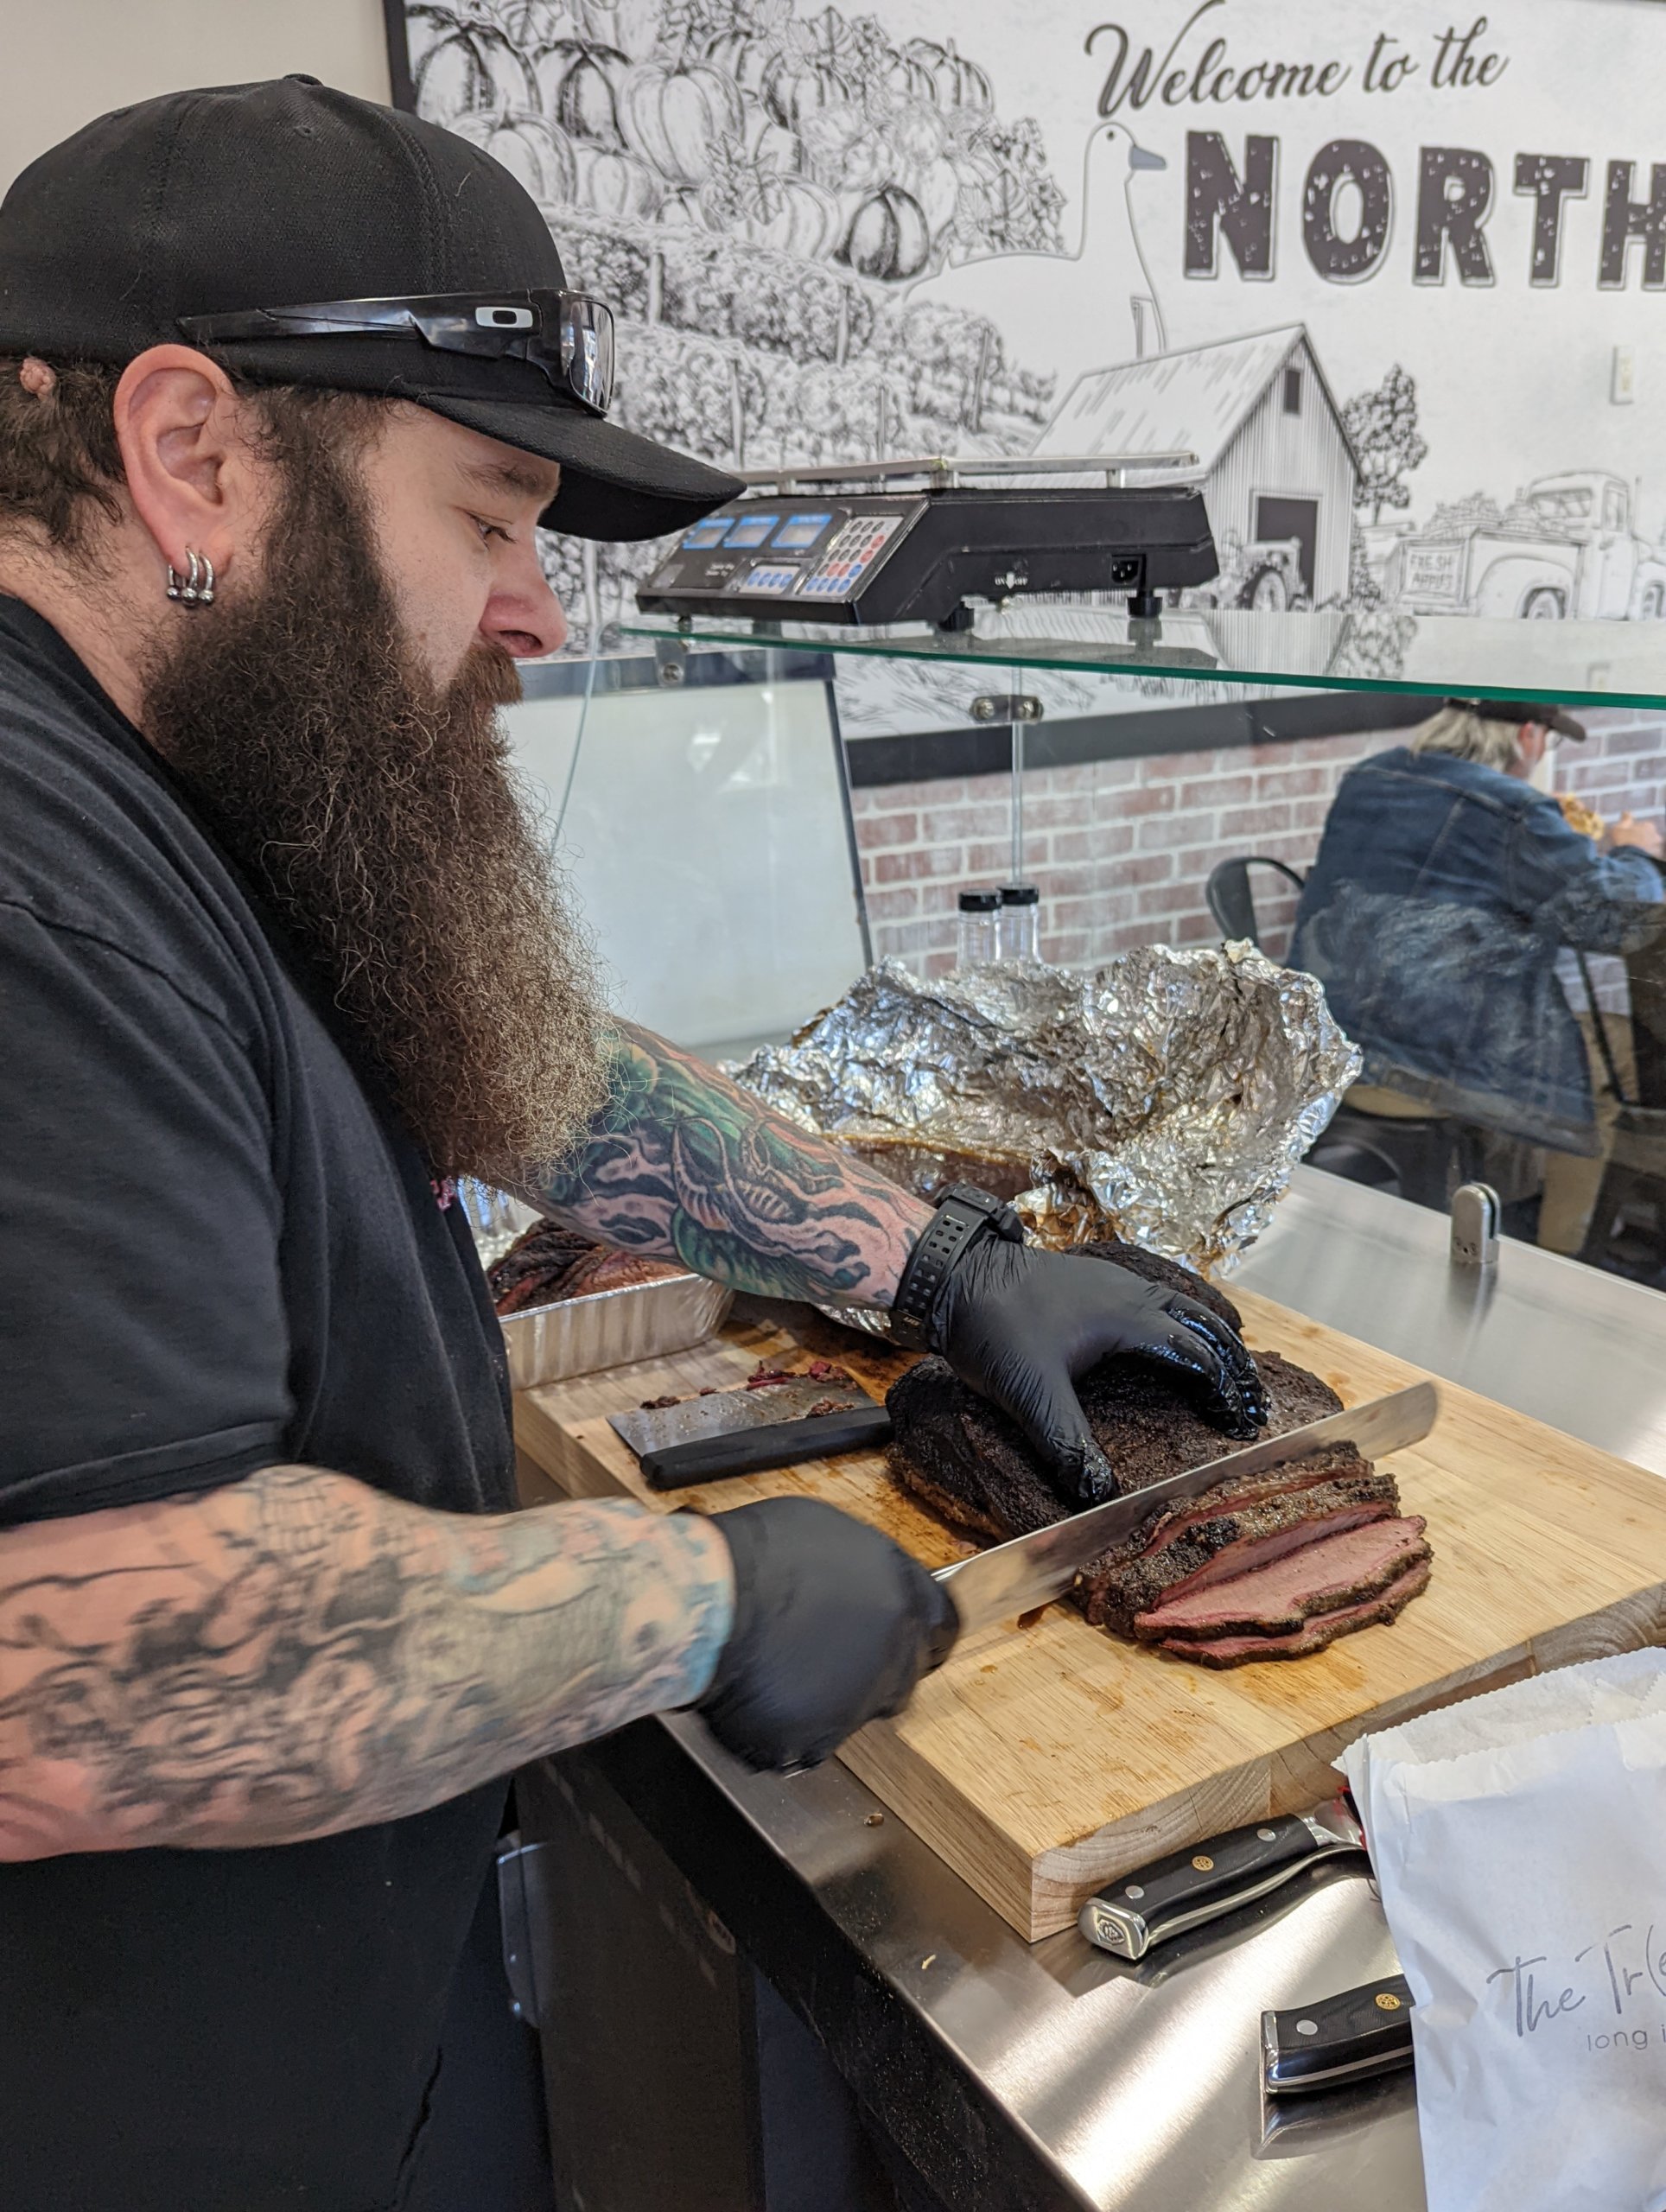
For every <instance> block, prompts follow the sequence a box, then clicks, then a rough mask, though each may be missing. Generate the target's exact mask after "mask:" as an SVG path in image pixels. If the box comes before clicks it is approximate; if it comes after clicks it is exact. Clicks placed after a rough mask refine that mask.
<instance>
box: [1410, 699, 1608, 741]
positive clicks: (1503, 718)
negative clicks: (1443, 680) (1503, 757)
mask: <svg viewBox="0 0 1666 2212" xmlns="http://www.w3.org/2000/svg"><path fill="white" fill-rule="evenodd" d="M1446 703H1447V706H1448V707H1452V708H1455V709H1457V711H1458V712H1459V714H1461V715H1475V716H1476V717H1477V718H1478V720H1479V721H1484V722H1508V723H1509V724H1510V728H1512V729H1520V728H1522V727H1523V724H1524V723H1530V724H1531V725H1532V727H1533V728H1535V729H1554V730H1555V733H1556V734H1557V735H1558V736H1559V737H1571V738H1574V739H1575V740H1576V741H1578V742H1579V743H1580V744H1583V743H1584V741H1585V740H1586V738H1587V736H1588V735H1589V732H1588V731H1587V728H1586V727H1585V724H1584V723H1583V722H1581V721H1575V720H1574V716H1573V715H1570V714H1568V713H1567V711H1566V709H1563V708H1561V707H1557V706H1553V705H1552V704H1551V702H1550V701H1549V700H1548V699H1448V700H1447V702H1446Z"/></svg>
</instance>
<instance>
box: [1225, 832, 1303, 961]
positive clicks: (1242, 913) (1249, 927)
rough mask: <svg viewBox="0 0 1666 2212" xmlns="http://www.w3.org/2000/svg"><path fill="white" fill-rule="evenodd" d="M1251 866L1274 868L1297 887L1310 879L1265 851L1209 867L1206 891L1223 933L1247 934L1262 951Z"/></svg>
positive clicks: (1242, 936) (1240, 936)
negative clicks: (1251, 884) (1271, 857)
mask: <svg viewBox="0 0 1666 2212" xmlns="http://www.w3.org/2000/svg"><path fill="white" fill-rule="evenodd" d="M1251 868H1272V869H1274V870H1275V871H1276V873H1277V874H1280V875H1281V876H1282V877H1283V878H1284V879H1285V880H1286V882H1287V883H1293V884H1294V886H1295V887H1296V889H1297V890H1298V891H1300V889H1301V888H1302V887H1303V885H1304V884H1305V883H1306V882H1307V877H1306V876H1304V875H1298V874H1297V873H1296V871H1295V870H1294V868H1286V866H1285V865H1284V862H1283V861H1275V860H1269V858H1268V857H1267V855H1265V854H1264V853H1248V854H1246V855H1244V857H1243V859H1242V860H1234V861H1218V862H1217V864H1216V866H1215V867H1214V868H1211V870H1210V873H1209V880H1208V882H1207V883H1205V886H1204V887H1203V895H1204V898H1205V901H1206V903H1207V905H1208V907H1209V911H1210V912H1211V914H1212V915H1213V916H1214V918H1215V926H1216V927H1217V929H1218V930H1219V931H1220V932H1221V934H1222V936H1223V937H1225V938H1248V939H1249V940H1250V944H1253V945H1254V946H1255V948H1256V951H1257V952H1259V951H1261V950H1262V942H1261V931H1260V926H1259V924H1258V922H1257V919H1256V894H1255V893H1254V891H1253V890H1252V889H1251V888H1250V869H1251Z"/></svg>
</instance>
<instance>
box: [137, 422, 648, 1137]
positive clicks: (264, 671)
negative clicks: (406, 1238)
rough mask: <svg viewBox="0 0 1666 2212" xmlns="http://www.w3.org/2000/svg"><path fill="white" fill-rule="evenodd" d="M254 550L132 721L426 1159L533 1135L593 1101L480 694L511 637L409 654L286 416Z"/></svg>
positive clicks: (499, 736) (587, 963)
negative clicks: (247, 884)
mask: <svg viewBox="0 0 1666 2212" xmlns="http://www.w3.org/2000/svg"><path fill="white" fill-rule="evenodd" d="M276 458H277V465H278V466H279V467H280V468H281V469H282V471H283V485H284V491H283V496H282V497H281V499H280V500H279V502H278V507H277V512H276V513H275V516H274V520H273V525H272V528H271V530H270V532H269V534H268V537H267V539H266V551H265V556H264V562H263V563H261V564H260V565H259V568H258V574H255V575H252V576H251V580H250V582H248V583H247V585H246V586H245V587H244V588H241V589H234V590H233V591H232V592H231V593H229V594H226V593H222V594H220V595H219V597H218V598H217V600H216V603H215V604H214V606H213V607H212V608H209V609H206V610H200V611H197V612H195V613H193V614H192V615H190V616H189V617H188V619H187V620H186V621H185V622H184V623H183V624H182V625H181V628H180V629H179V631H178V632H176V633H174V634H171V635H170V637H169V641H168V643H167V645H166V646H165V647H164V648H162V650H160V651H159V652H158V653H157V655H156V659H155V661H154V663H153V664H152V665H151V667H150V668H149V671H148V673H147V680H146V683H145V688H144V696H143V728H144V730H145V734H146V735H147V736H148V737H149V739H150V741H151V742H152V743H153V744H154V745H155V746H156V748H157V750H158V751H159V752H160V753H162V755H163V757H164V758H165V759H166V760H169V762H170V764H171V765H172V766H174V768H175V770H176V772H178V773H179V774H180V775H181V777H182V778H184V779H185V780H186V782H187V783H188V785H190V786H191V787H192V789H193V791H194V793H195V794H196V796H197V798H199V800H200V804H202V805H203V807H204V809H205V810H206V811H207V815H208V816H209V817H210V819H211V822H212V824H213V828H214V829H215V831H216V833H217V834H218V836H219V837H220V839H221V840H222V841H223V842H224V843H225V844H226V847H227V849H229V851H230V852H231V853H232V856H233V857H234V859H235V860H236V861H238V863H239V864H240V866H241V867H242V868H244V869H245V871H246V873H247V874H249V875H250V876H251V878H252V879H253V880H254V882H255V884H256V886H257V887H258V889H259V890H260V891H261V892H262V893H264V897H265V898H266V899H268V900H269V901H270V904H271V906H273V907H274V908H275V909H276V910H277V914H278V917H279V918H280V919H281V921H282V922H283V925H284V928H285V930H286V931H287V932H288V934H289V938H290V939H291V941H292V942H293V943H294V944H296V946H297V947H298V948H299V950H300V951H301V952H302V955H303V956H304V957H306V958H307V959H308V960H309V961H310V962H311V963H312V964H313V966H314V968H315V970H316V972H317V974H318V976H319V977H320V978H321V982H322V984H323V987H324V988H325V991H326V993H327V995H328V996H329V997H330V998H331V999H332V1000H333V1001H334V1004H335V1005H336V1007H338V1008H339V1009H340V1012H341V1013H342V1014H343V1015H345V1017H346V1018H347V1022H348V1024H349V1026H350V1027H351V1030H352V1031H353V1033H354V1035H355V1036H356V1038H357V1039H358V1041H359V1046H360V1048H361V1049H362V1050H364V1051H366V1052H368V1054H369V1056H370V1058H371V1059H372V1063H373V1064H374V1065H375V1067H376V1068H377V1070H378V1071H379V1074H380V1076H381V1078H382V1081H383V1083H384V1084H385V1087H386V1089H387V1090H388V1092H389V1093H390V1094H391V1098H392V1101H393V1103H394V1105H395V1106H396V1108H397V1110H398V1112H399V1113H400V1115H401V1116H402V1117H403V1119H404V1122H406V1124H407V1125H408V1127H409V1128H410V1132H411V1134H412V1135H413V1136H414V1137H415V1138H416V1140H417V1143H418V1145H419V1146H420V1147H422V1149H423V1153H424V1154H425V1155H426V1157H427V1159H428V1160H429V1165H430V1166H431V1167H432V1168H433V1169H434V1170H435V1171H436V1173H442V1174H455V1173H471V1174H477V1175H482V1176H485V1177H487V1178H496V1179H500V1180H503V1179H512V1177H513V1176H514V1175H515V1174H516V1173H517V1172H518V1171H527V1170H533V1169H536V1168H537V1166H541V1165H544V1164H547V1163H549V1162H550V1161H553V1160H555V1159H556V1158H557V1157H558V1156H559V1155H560V1154H562V1153H563V1150H564V1149H565V1147H567V1145H568V1144H569V1142H570V1141H571V1140H572V1138H573V1136H574V1135H575V1133H576V1132H577V1130H578V1129H579V1128H582V1125H583V1124H584V1123H585V1122H587V1121H588V1119H589V1118H590V1117H591V1116H592V1115H593V1114H594V1113H595V1110H596V1109H597V1108H598V1107H599V1106H600V1105H601V1103H602V1099H603V1096H604V1093H605V1085H604V1080H603V1077H602V1074H601V1052H600V1045H601V1037H602V1034H603V1023H602V1017H601V1013H600V1008H599V1002H598V1000H597V997H596V994H595V981H594V972H593V964H592V961H591V958H590V955H589V951H588V946H587V945H586V944H585V943H584V940H583V938H582V935H581V934H580V932H579V931H578V929H577V927H576V925H575V921H574V919H573V918H572V916H571V914H570V912H569V909H568V906H567V903H566V899H565V897H564V895H563V889H562V887H561V884H560V881H559V880H558V878H557V875H556V871H555V868H554V866H553V863H552V862H551V861H550V858H549V856H548V855H547V853H546V851H545V849H544V845H543V844H542V842H540V839H539V837H538V836H537V831H536V829H535V828H534V826H533V822H532V818H531V814H530V811H529V810H528V809H527V807H526V806H525V804H524V801H523V798H522V796H521V793H520V791H519V789H518V782H517V779H516V776H515V773H514V771H513V769H512V766H511V760H510V753H509V747H508V742H507V740H506V736H505V734H504V733H503V731H502V729H501V727H500V726H499V721H498V719H497V710H498V709H499V707H501V706H504V705H506V704H507V703H509V702H511V701H512V700H515V699H518V697H519V696H520V680H519V677H518V672H517V671H516V668H515V664H514V662H513V660H512V658H511V657H510V656H509V655H508V654H507V653H506V652H503V651H502V650H501V649H500V648H499V647H496V646H493V645H485V644H479V645H475V646H474V647H473V648H472V649H471V650H470V652H469V654H468V656H467V659H466V661H465V663H464V664H463V666H462V668H461V670H460V671H459V672H458V674H457V676H456V677H455V679H454V680H453V681H452V682H451V683H449V684H448V685H446V686H444V687H441V686H439V685H437V684H436V683H434V682H433V680H432V679H431V678H430V677H429V676H428V674H427V673H426V671H424V670H423V666H422V664H421V662H420V660H419V658H418V657H417V653H416V652H415V651H414V649H413V648H412V646H411V645H410V641H409V639H408V637H407V634H406V632H405V629H404V625H403V623H402V621H401V620H400V617H399V613H398V610H397V604H396V602H395V600H394V596H393V594H392V592H391V588H389V586H388V584H387V582H386V581H385V577H384V575H383V573H382V570H381V568H380V565H379V563H378V558H377V554H376V547H375V538H374V533H373V531H372V526H371V522H370V515H369V506H368V501H367V499H366V494H365V493H364V490H363V488H362V486H361V485H360V483H359V480H358V478H357V477H356V476H355V474H353V470H352V468H351V467H350V466H349V465H348V464H347V462H346V461H343V459H342V458H341V457H340V453H339V452H338V451H336V450H334V449H333V448H332V446H331V444H330V443H329V442H328V441H327V439H326V438H325V437H324V436H323V435H321V431H320V428H319V426H317V425H315V424H313V423H309V422H308V421H307V419H306V418H305V416H302V419H301V420H300V422H299V423H286V424H285V426H284V435H283V439H282V441H281V442H280V444H279V445H278V448H277V454H276Z"/></svg>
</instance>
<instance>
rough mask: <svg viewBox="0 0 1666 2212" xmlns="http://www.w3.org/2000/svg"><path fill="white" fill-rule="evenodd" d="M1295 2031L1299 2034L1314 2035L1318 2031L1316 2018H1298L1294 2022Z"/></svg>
mask: <svg viewBox="0 0 1666 2212" xmlns="http://www.w3.org/2000/svg"><path fill="white" fill-rule="evenodd" d="M1296 2033H1297V2034H1298V2035H1299V2036H1316V2035H1317V2034H1318V2033H1319V2022H1318V2021H1317V2020H1298V2021H1297V2022H1296Z"/></svg>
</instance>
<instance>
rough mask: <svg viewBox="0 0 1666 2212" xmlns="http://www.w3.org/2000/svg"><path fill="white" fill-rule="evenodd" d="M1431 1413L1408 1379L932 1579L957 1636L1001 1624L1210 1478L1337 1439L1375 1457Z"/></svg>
mask: <svg viewBox="0 0 1666 2212" xmlns="http://www.w3.org/2000/svg"><path fill="white" fill-rule="evenodd" d="M1439 1412H1440V1393H1439V1392H1438V1391H1437V1390H1436V1389H1435V1387H1434V1383H1412V1384H1410V1385H1409V1387H1408V1389H1403V1390H1395V1391H1393V1392H1391V1393H1390V1394H1389V1396H1387V1397H1386V1398H1373V1399H1372V1400H1371V1401H1370V1402H1369V1404H1366V1405H1363V1406H1351V1407H1346V1408H1344V1409H1343V1411H1342V1412H1341V1413H1339V1414H1326V1416H1325V1418H1324V1420H1323V1421H1309V1422H1308V1423H1307V1426H1306V1427H1302V1428H1292V1429H1287V1430H1286V1431H1285V1433H1283V1435H1281V1436H1268V1437H1263V1438H1262V1440H1261V1441H1260V1442H1259V1443H1257V1444H1249V1445H1245V1446H1243V1448H1242V1449H1241V1450H1239V1451H1237V1452H1226V1453H1224V1455H1223V1456H1222V1457H1221V1458H1220V1459H1210V1460H1207V1461H1205V1464H1204V1465H1202V1466H1200V1467H1188V1468H1186V1469H1184V1470H1182V1471H1181V1472H1180V1473H1179V1474H1177V1475H1170V1476H1169V1477H1168V1478H1167V1481H1164V1482H1160V1483H1152V1484H1149V1485H1148V1487H1147V1488H1146V1489H1144V1490H1137V1491H1129V1493H1128V1495H1127V1496H1126V1497H1113V1498H1111V1499H1110V1500H1108V1502H1107V1503H1105V1504H1103V1505H1091V1506H1090V1507H1089V1508H1088V1510H1086V1512H1084V1513H1073V1514H1071V1516H1069V1518H1068V1519H1066V1520H1064V1521H1052V1522H1048V1524H1047V1526H1046V1528H1045V1529H1032V1530H1031V1532H1030V1533H1029V1535H1025V1536H1014V1537H1012V1538H1011V1539H1010V1540H1009V1541H1008V1542H1006V1543H1004V1544H995V1545H992V1546H991V1547H990V1548H989V1550H987V1551H982V1552H976V1553H974V1554H973V1555H972V1557H971V1558H970V1559H963V1560H955V1562H954V1563H953V1565H952V1566H950V1567H939V1568H938V1570H937V1579H938V1581H939V1582H941V1583H942V1584H943V1585H944V1586H945V1587H946V1589H947V1590H948V1592H949V1594H950V1596H951V1598H952V1599H954V1601H955V1608H956V1610H957V1612H958V1613H959V1615H960V1625H961V1632H962V1634H964V1633H965V1632H966V1631H967V1630H969V1629H975V1628H982V1627H984V1626H985V1625H987V1624H988V1623H989V1622H990V1621H1002V1620H1009V1619H1011V1618H1012V1617H1013V1615H1014V1614H1015V1613H1027V1612H1029V1611H1032V1610H1033V1608H1034V1607H1035V1606H1037V1605H1046V1603H1047V1602H1048V1600H1049V1599H1052V1598H1057V1597H1059V1595H1060V1594H1061V1592H1064V1591H1065V1590H1068V1589H1069V1587H1070V1586H1071V1583H1072V1582H1073V1581H1074V1580H1075V1579H1076V1575H1077V1573H1078V1570H1079V1569H1080V1568H1082V1567H1085V1566H1087V1564H1088V1563H1089V1561H1090V1560H1095V1559H1097V1558H1098V1556H1099V1554H1101V1553H1102V1552H1105V1551H1109V1550H1110V1548H1111V1547H1112V1545H1114V1544H1118V1543H1121V1542H1122V1541H1124V1540H1125V1539H1126V1538H1127V1537H1129V1536H1131V1535H1134V1534H1135V1531H1136V1530H1137V1529H1140V1528H1141V1526H1142V1525H1143V1524H1144V1523H1145V1522H1148V1521H1149V1520H1150V1519H1151V1518H1152V1517H1153V1516H1154V1515H1155V1514H1156V1513H1158V1512H1160V1510H1162V1509H1163V1508H1164V1507H1166V1506H1169V1505H1173V1504H1177V1503H1182V1502H1183V1501H1184V1500H1185V1499H1186V1498H1188V1497H1199V1495H1200V1494H1201V1493H1202V1492H1203V1491H1206V1490H1213V1489H1214V1488H1215V1487H1216V1486H1217V1484H1221V1483H1226V1482H1232V1481H1236V1480H1238V1479H1241V1478H1243V1477H1246V1476H1250V1475H1258V1474H1264V1473H1265V1472H1266V1471H1268V1470H1269V1468H1272V1467H1281V1466H1284V1465H1288V1464H1289V1463H1290V1462H1291V1461H1294V1460H1297V1459H1308V1458H1311V1457H1312V1455H1313V1453H1314V1452H1326V1451H1329V1450H1331V1449H1332V1447H1333V1446H1337V1445H1339V1444H1351V1445H1352V1446H1353V1447H1354V1449H1355V1450H1356V1451H1357V1452H1358V1453H1359V1455H1360V1457H1361V1458H1362V1459H1382V1458H1383V1457H1384V1456H1385V1455H1386V1454H1387V1453H1388V1452H1397V1451H1399V1450H1401V1449H1402V1446H1405V1445H1408V1444H1416V1443H1419V1442H1421V1440H1422V1439H1423V1438H1424V1437H1426V1436H1427V1435H1428V1433H1429V1431H1430V1430H1431V1429H1432V1428H1433V1427H1434V1423H1435V1418H1436V1416H1437V1414H1439Z"/></svg>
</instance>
